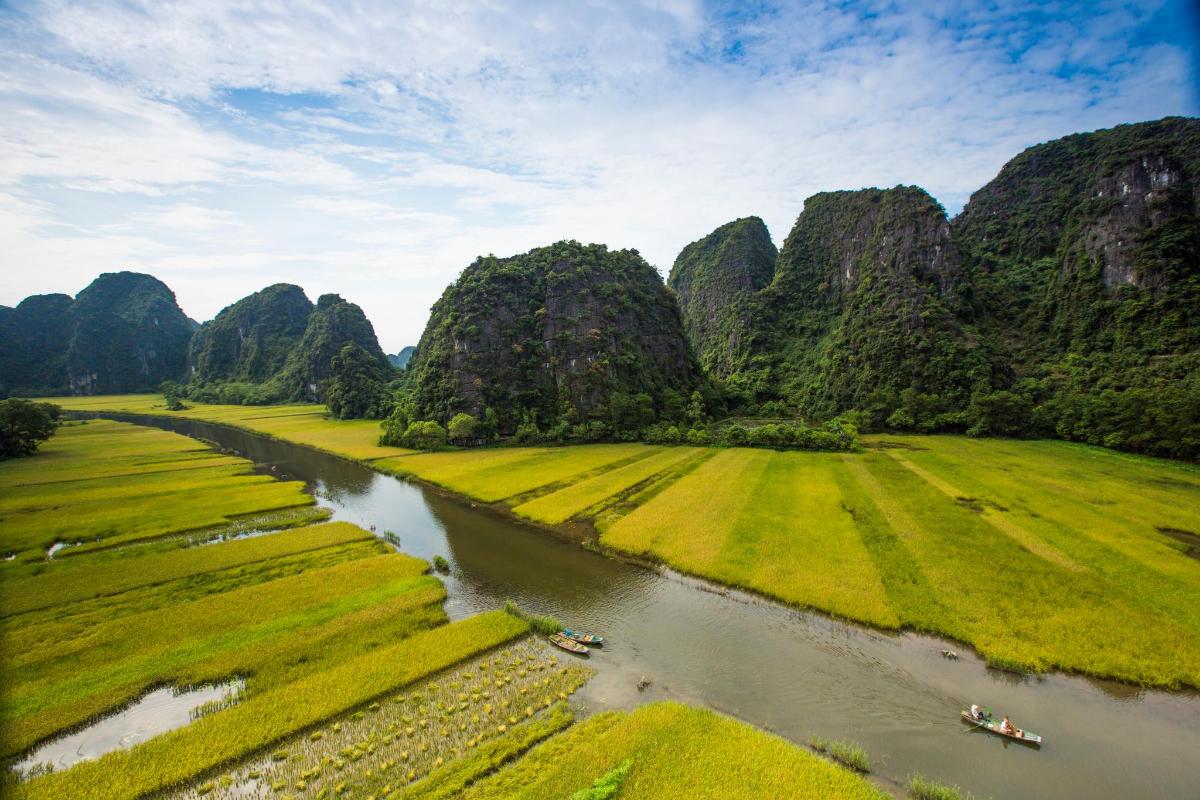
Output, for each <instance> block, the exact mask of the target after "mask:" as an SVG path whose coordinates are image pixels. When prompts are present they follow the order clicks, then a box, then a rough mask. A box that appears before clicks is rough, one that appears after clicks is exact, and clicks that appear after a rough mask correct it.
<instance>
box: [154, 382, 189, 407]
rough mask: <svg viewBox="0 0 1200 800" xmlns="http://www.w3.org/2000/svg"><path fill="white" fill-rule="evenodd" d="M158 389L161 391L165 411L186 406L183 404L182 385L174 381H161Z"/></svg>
mask: <svg viewBox="0 0 1200 800" xmlns="http://www.w3.org/2000/svg"><path fill="white" fill-rule="evenodd" d="M158 390H159V391H160V392H162V396H163V400H164V401H165V402H166V405H167V411H183V410H185V409H186V408H187V406H186V405H184V404H183V387H182V386H180V385H179V384H178V383H176V382H175V381H163V382H162V385H161V386H159V387H158Z"/></svg>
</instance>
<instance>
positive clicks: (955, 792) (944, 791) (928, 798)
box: [908, 775, 974, 800]
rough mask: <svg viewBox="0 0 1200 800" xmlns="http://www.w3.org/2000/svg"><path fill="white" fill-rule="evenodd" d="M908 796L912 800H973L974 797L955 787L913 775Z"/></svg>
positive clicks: (909, 783)
mask: <svg viewBox="0 0 1200 800" xmlns="http://www.w3.org/2000/svg"><path fill="white" fill-rule="evenodd" d="M908 796H909V797H911V798H913V799H914V800H973V798H974V795H971V794H969V793H965V792H963V791H962V790H961V789H959V788H958V787H957V786H947V785H946V784H944V783H938V782H936V781H931V780H927V779H925V778H922V777H921V776H920V775H913V776H912V778H911V779H909V782H908Z"/></svg>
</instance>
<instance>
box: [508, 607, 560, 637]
mask: <svg viewBox="0 0 1200 800" xmlns="http://www.w3.org/2000/svg"><path fill="white" fill-rule="evenodd" d="M504 610H505V611H506V612H507V613H509V614H511V615H512V616H514V617H516V618H517V619H519V620H523V621H525V622H527V623H528V624H529V627H531V628H533V629H534V630H535V631H537V632H538V633H542V634H545V635H546V636H550V635H551V634H555V633H558V632H559V631H561V630H562V629H563V625H562V623H561V622H559V621H558V620H557V619H555V618H554V617H552V616H550V615H549V614H530V613H528V612H525V611H522V610H521V609H520V607H519V606H518V605H517V604H516V603H514V602H513V601H512V600H505V601H504Z"/></svg>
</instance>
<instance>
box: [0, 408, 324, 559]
mask: <svg viewBox="0 0 1200 800" xmlns="http://www.w3.org/2000/svg"><path fill="white" fill-rule="evenodd" d="M251 467H252V465H251V464H250V462H249V461H246V460H245V459H241V458H235V457H233V456H226V455H222V454H220V453H216V452H214V451H213V450H211V449H210V448H208V447H206V446H205V445H203V444H201V443H199V442H197V441H194V440H192V439H188V438H186V437H183V436H176V435H174V434H170V433H167V432H165V431H160V430H155V429H152V428H144V427H138V426H135V425H128V424H125V423H121V422H111V421H108V420H92V421H89V422H87V423H86V424H70V425H66V426H64V427H62V428H61V429H60V430H59V431H58V433H57V434H56V435H55V436H54V437H53V438H52V439H50V441H48V442H46V444H45V445H43V446H42V448H41V450H40V451H39V452H38V454H37V457H36V458H25V459H12V460H9V461H3V462H0V552H5V553H8V554H14V555H17V556H18V557H19V559H20V560H30V559H33V560H39V559H42V558H44V556H45V551H46V550H47V549H48V548H49V547H50V546H52V545H54V544H55V543H60V542H61V543H71V544H74V543H77V542H78V543H84V544H88V545H93V546H97V545H98V546H103V547H109V546H112V545H116V544H127V543H129V542H135V541H144V540H150V539H156V538H161V537H164V536H169V535H172V534H179V533H182V532H185V531H196V530H199V529H203V528H218V527H221V526H226V525H230V524H232V523H234V522H235V521H236V520H237V519H238V518H244V517H247V516H251V515H256V514H261V513H262V512H267V511H281V510H284V509H296V508H298V507H304V506H311V505H312V504H313V499H312V497H310V496H309V495H307V494H305V493H304V486H303V485H302V484H300V483H297V482H283V481H277V480H275V479H273V478H271V477H270V476H267V475H259V474H255V473H254V471H253V470H252V468H251ZM305 513H306V514H307V520H308V521H312V520H313V519H316V518H319V517H320V516H321V515H322V513H323V512H320V511H318V510H317V509H311V510H306V512H305ZM73 551H74V548H72V547H68V548H66V549H64V550H63V552H62V555H61V556H60V558H61V557H62V556H67V555H71V554H72V552H73Z"/></svg>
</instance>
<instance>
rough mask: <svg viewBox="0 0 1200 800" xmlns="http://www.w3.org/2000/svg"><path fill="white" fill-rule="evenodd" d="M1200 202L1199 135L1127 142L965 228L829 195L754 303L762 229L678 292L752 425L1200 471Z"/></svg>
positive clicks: (983, 196)
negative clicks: (1041, 440)
mask: <svg viewBox="0 0 1200 800" xmlns="http://www.w3.org/2000/svg"><path fill="white" fill-rule="evenodd" d="M1198 202H1200V120H1195V119H1180V118H1173V119H1165V120H1160V121H1158V122H1149V123H1143V124H1138V125H1124V126H1121V127H1118V128H1114V129H1112V130H1106V131H1097V132H1094V133H1087V134H1078V135H1075V136H1069V137H1066V138H1064V139H1059V140H1056V141H1053V142H1048V143H1046V144H1042V145H1038V146H1036V147H1032V148H1029V149H1028V150H1026V151H1025V152H1023V153H1021V154H1020V155H1018V156H1017V157H1016V158H1014V159H1013V160H1012V161H1010V162H1009V163H1008V164H1007V165H1005V167H1004V168H1003V169H1002V170H1001V172H1000V174H999V175H998V176H997V177H996V178H995V179H994V180H993V181H991V182H990V183H989V184H988V185H987V186H985V187H983V188H982V189H980V190H979V191H978V192H976V193H975V194H974V195H973V196H972V197H971V200H970V202H969V203H968V204H967V206H966V207H965V208H964V210H963V212H962V213H961V214H960V215H959V216H958V217H957V218H956V219H955V220H954V221H953V222H948V221H947V220H946V218H945V214H944V212H943V211H942V209H941V207H940V206H939V205H938V204H937V203H936V202H935V201H934V200H933V199H932V198H931V197H929V196H928V195H927V194H926V193H925V192H924V191H923V190H921V189H918V188H915V187H897V188H895V189H889V190H886V191H883V190H879V189H868V190H862V191H854V192H829V193H822V194H818V195H815V196H814V197H811V198H809V199H808V200H807V201H806V203H805V206H804V210H803V212H802V213H801V214H800V216H799V217H798V218H797V220H796V224H795V226H794V227H793V229H792V231H791V233H790V234H789V236H788V238H787V240H786V241H785V243H784V245H783V248H782V249H781V251H780V252H779V255H778V258H777V259H776V261H775V264H774V268H773V270H772V275H771V277H770V280H769V281H768V282H766V283H765V285H764V286H763V288H761V289H758V290H757V291H755V290H754V289H748V288H747V287H748V286H753V282H751V281H744V280H743V281H741V282H738V281H737V280H736V278H737V277H740V276H741V275H744V274H746V273H745V271H744V270H743V271H742V272H739V271H738V269H737V268H736V267H735V268H731V266H730V265H731V264H734V265H736V264H741V263H746V262H748V261H749V260H750V256H749V255H748V254H749V253H752V252H756V251H755V250H754V249H753V248H752V247H751V246H750V245H749V244H747V240H749V241H760V238H759V237H758V236H754V237H749V236H746V235H742V236H741V237H739V236H736V235H735V233H736V232H739V231H745V230H748V229H751V228H753V226H752V225H748V224H747V223H748V220H738V221H737V222H734V223H730V224H729V225H726V226H724V227H722V228H720V229H718V230H717V231H715V232H714V233H712V234H710V235H709V236H708V237H706V238H705V239H702V240H701V241H699V242H696V243H694V244H692V245H689V246H688V247H687V248H686V249H685V250H684V251H683V252H682V253H681V254H680V256H679V259H678V260H677V261H676V267H675V270H673V272H672V279H671V280H672V285H673V286H674V287H675V288H676V291H677V293H678V295H679V299H680V302H681V303H682V304H683V313H684V318H685V319H687V320H688V323H689V324H688V332H689V335H691V337H692V339H693V342H694V343H695V344H696V347H697V348H698V349H699V350H700V351H701V352H702V353H703V354H704V364H705V366H706V367H707V368H708V370H709V372H710V374H711V375H712V376H713V377H715V378H718V379H721V380H722V381H723V382H724V383H725V385H726V387H727V389H728V390H729V391H730V392H731V393H732V395H733V397H734V398H735V402H736V403H739V404H740V405H741V406H742V407H743V408H747V409H751V410H753V409H755V408H758V407H760V406H763V405H764V404H766V406H764V407H765V408H768V409H770V410H779V411H791V412H794V413H800V414H802V415H805V416H808V417H810V418H815V419H820V418H824V417H829V416H832V415H835V414H838V413H841V412H845V411H859V412H862V413H861V415H860V417H859V419H860V421H861V422H863V423H864V424H866V425H869V426H871V427H875V428H900V429H915V430H925V431H930V430H952V431H962V430H972V431H975V432H978V433H1008V434H1030V435H1056V436H1060V437H1064V438H1069V439H1076V440H1081V441H1088V442H1092V443H1095V444H1105V445H1109V446H1115V447H1122V448H1125V449H1131V450H1135V451H1139V452H1149V453H1154V454H1158V455H1174V456H1181V457H1192V458H1195V457H1197V456H1200V216H1198V214H1197V208H1198ZM764 233H765V231H764ZM763 250H764V248H761V247H759V249H758V251H757V253H758V255H757V258H756V259H755V261H754V263H756V264H758V265H760V266H759V268H758V269H757V270H756V271H754V272H753V273H752V274H753V275H755V276H761V275H763V274H764V272H765V269H764V268H763V267H762V266H761V264H762V263H763V260H764V259H763ZM730 253H732V254H734V255H733V256H730V255H728V254H730ZM758 279H759V280H761V277H759V278H758ZM697 287H704V289H707V291H705V290H703V289H702V290H698V288H697ZM711 287H717V288H715V289H713V288H711ZM731 320H732V321H735V323H736V327H735V328H734V330H735V331H736V337H735V339H736V345H734V346H731V345H730V342H731V337H730V334H729V330H730V326H731Z"/></svg>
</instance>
